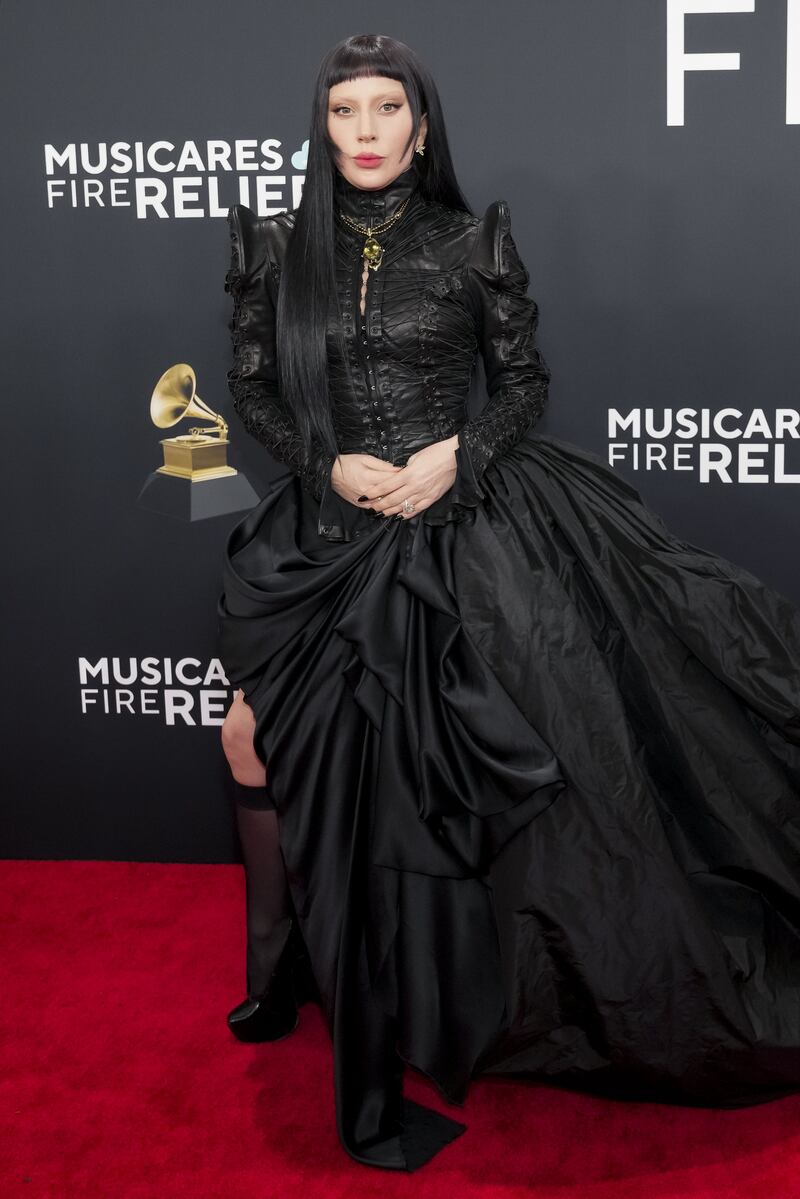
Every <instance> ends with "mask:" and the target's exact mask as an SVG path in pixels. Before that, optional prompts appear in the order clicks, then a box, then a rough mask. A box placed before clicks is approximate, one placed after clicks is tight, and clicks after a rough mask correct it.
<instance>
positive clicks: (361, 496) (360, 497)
mask: <svg viewBox="0 0 800 1199" xmlns="http://www.w3.org/2000/svg"><path fill="white" fill-rule="evenodd" d="M366 498H367V497H366V496H365V495H360V496H359V497H358V502H359V504H361V503H363V501H364V500H365V499H366Z"/></svg>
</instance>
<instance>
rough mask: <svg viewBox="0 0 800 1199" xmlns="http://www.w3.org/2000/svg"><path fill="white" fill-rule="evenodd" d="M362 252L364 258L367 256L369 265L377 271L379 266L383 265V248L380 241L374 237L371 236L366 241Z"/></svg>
mask: <svg viewBox="0 0 800 1199" xmlns="http://www.w3.org/2000/svg"><path fill="white" fill-rule="evenodd" d="M362 254H363V256H364V258H366V260H367V263H368V265H369V267H370V268H371V269H372V270H373V271H377V269H378V267H379V266H380V265H381V259H382V258H383V249H382V247H381V246H380V245H379V244H378V242H376V240H375V238H374V237H371V236H370V237H368V238H367V240H366V241H365V242H364V249H363V251H362Z"/></svg>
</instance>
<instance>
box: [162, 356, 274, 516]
mask: <svg viewBox="0 0 800 1199" xmlns="http://www.w3.org/2000/svg"><path fill="white" fill-rule="evenodd" d="M196 388H197V378H196V376H195V373H194V371H193V370H192V368H191V367H190V366H189V364H188V363H187V362H177V363H176V364H175V365H174V366H171V367H169V369H168V370H165V371H164V373H163V375H162V376H161V378H160V379H159V380H158V382H157V383H156V385H155V388H154V389H153V394H152V395H151V397H150V419H151V420H152V422H153V424H154V425H156V426H157V428H159V429H169V428H171V427H172V426H173V425H177V423H178V421H180V420H185V419H186V418H187V417H195V418H197V419H199V420H203V421H208V422H211V425H212V427H211V428H209V427H208V426H207V425H206V426H205V427H203V426H196V427H191V428H190V429H189V431H188V433H182V434H179V435H178V436H176V437H164V438H162V440H161V447H162V450H163V454H164V464H163V466H159V467H157V468H156V469H155V470H154V471H153V472H152V473H151V474H150V476H149V478H148V479H147V480H146V482H145V484H144V487H143V488H142V490H141V491H140V492H139V498H138V502H139V504H140V506H141V507H143V508H150V509H152V510H153V511H155V512H161V513H163V514H164V515H166V516H174V517H177V518H178V519H179V520H186V521H194V520H207V519H208V518H209V517H212V516H224V515H225V514H226V513H228V512H240V511H241V510H242V509H245V508H252V507H253V505H254V504H256V503H257V502H258V495H257V493H256V492H255V491H254V490H253V488H252V487H251V485H250V483H249V481H248V480H247V478H246V477H245V475H243V474H242V473H241V472H240V471H237V470H234V468H233V467H232V466H228V462H227V451H228V446H229V445H230V442H229V440H228V425H227V423H226V421H225V420H224V419H223V418H222V417H221V416H220V415H219V413H218V412H215V411H214V409H213V408H211V407H210V406H209V405H208V404H206V402H205V400H202V399H201V398H200V396H199V395H198V394H197V390H196ZM200 483H204V484H205V486H203V487H200V486H198V484H200Z"/></svg>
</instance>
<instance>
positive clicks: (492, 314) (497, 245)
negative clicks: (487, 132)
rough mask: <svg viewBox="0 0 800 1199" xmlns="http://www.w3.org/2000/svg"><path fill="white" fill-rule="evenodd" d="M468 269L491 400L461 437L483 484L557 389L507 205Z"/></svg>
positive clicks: (487, 225) (497, 204) (498, 209)
mask: <svg viewBox="0 0 800 1199" xmlns="http://www.w3.org/2000/svg"><path fill="white" fill-rule="evenodd" d="M469 268H470V269H469V280H470V286H471V288H472V294H473V297H474V300H475V304H476V307H477V320H478V338H479V344H480V350H481V354H482V355H483V361H484V366H485V369H486V389H487V393H488V396H489V399H488V402H487V403H486V405H485V406H484V408H483V411H482V412H480V413H479V415H478V416H476V417H474V418H473V419H472V420H469V421H467V422H466V424H465V425H463V426H462V428H461V429H460V430H459V434H458V437H459V443H460V444H461V445H463V446H465V447H466V448H467V451H468V453H469V455H470V458H471V459H472V465H473V469H474V472H475V475H476V477H477V478H478V479H480V477H481V476H482V475H483V474H484V472H485V470H486V468H487V466H489V464H490V463H491V462H492V461H494V459H495V458H497V457H498V456H499V455H500V454H503V453H505V452H506V451H507V450H509V449H510V448H511V447H512V446H514V445H516V443H517V442H518V441H519V440H520V438H521V437H522V436H523V434H524V433H526V432H527V430H528V429H529V428H531V426H532V425H533V424H534V423H535V422H536V421H537V420H538V419H539V417H540V416H541V414H542V412H543V411H544V408H545V404H546V402H547V390H548V384H549V382H550V371H549V369H548V367H547V364H546V363H545V361H544V359H543V358H542V355H541V354H540V352H539V350H538V349H537V348H536V345H535V337H536V326H537V324H538V320H539V309H538V306H537V304H536V301H535V300H534V299H533V298H532V297H531V296H529V295H528V294H527V291H528V282H529V275H528V271H527V269H526V267H525V266H524V264H523V263H522V260H521V259H520V256H519V254H518V252H517V247H516V246H515V244H514V239H513V237H512V236H511V214H510V211H509V207H508V204H507V203H506V201H505V200H495V201H493V202H492V203H491V204H490V205H489V207H488V208H487V209H486V212H485V214H484V216H483V218H482V219H481V222H480V225H479V227H478V233H477V236H476V239H475V245H474V247H473V250H472V253H471V255H470V262H469Z"/></svg>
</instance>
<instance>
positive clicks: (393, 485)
mask: <svg viewBox="0 0 800 1199" xmlns="http://www.w3.org/2000/svg"><path fill="white" fill-rule="evenodd" d="M457 446H458V434H457V433H456V434H454V435H453V436H452V437H448V438H447V439H446V440H445V441H435V442H434V443H433V444H432V445H426V446H425V447H424V448H423V449H421V450H417V451H416V452H415V453H413V454H412V455H411V456H410V457H409V459H408V462H407V463H406V465H405V466H392V465H391V464H390V463H388V462H383V461H382V460H381V459H380V458H374V457H373V456H372V455H371V454H340V455H339V457H338V458H337V460H336V465H335V466H334V468H333V471H332V472H331V483H332V485H333V487H334V488H335V490H336V491H337V492H338V493H339V495H341V496H343V497H344V498H345V499H346V500H350V502H351V503H355V504H356V505H357V507H359V508H361V507H364V508H373V509H374V510H375V511H376V512H380V513H381V514H382V515H383V516H399V517H401V518H403V519H409V518H411V517H414V516H418V515H419V513H420V512H424V510H425V509H426V508H429V507H430V505H431V504H433V503H435V502H436V500H438V499H439V497H440V496H442V495H444V493H445V492H446V491H449V490H450V488H451V487H452V486H453V483H454V482H455V477H456V455H455V451H456V447H457ZM351 460H352V461H351ZM340 463H341V464H342V465H341V467H340V466H339V464H340ZM337 472H338V473H339V475H340V479H341V483H340V485H337V482H336V476H337ZM362 481H363V482H364V487H363V488H362V487H361V486H360V483H361V482H362ZM343 488H344V489H343ZM361 497H364V498H361ZM406 499H408V500H410V501H411V503H412V504H413V505H414V511H413V512H404V511H403V501H404V500H406Z"/></svg>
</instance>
